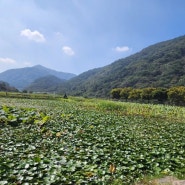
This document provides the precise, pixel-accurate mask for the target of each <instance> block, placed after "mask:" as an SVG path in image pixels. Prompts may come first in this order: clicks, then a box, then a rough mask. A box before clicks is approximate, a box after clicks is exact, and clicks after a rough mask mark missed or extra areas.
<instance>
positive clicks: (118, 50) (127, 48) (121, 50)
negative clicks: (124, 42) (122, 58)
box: [115, 46, 130, 52]
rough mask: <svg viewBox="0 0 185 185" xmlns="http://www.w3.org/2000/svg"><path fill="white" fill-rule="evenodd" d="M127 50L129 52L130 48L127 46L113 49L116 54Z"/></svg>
mask: <svg viewBox="0 0 185 185" xmlns="http://www.w3.org/2000/svg"><path fill="white" fill-rule="evenodd" d="M129 50H130V48H129V47H128V46H122V47H119V46H117V47H116V48H115V51H117V52H127V51H129Z"/></svg>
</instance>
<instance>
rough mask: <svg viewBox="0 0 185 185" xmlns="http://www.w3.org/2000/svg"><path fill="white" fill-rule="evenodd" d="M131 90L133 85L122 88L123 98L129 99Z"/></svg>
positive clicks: (121, 94)
mask: <svg viewBox="0 0 185 185" xmlns="http://www.w3.org/2000/svg"><path fill="white" fill-rule="evenodd" d="M131 91H132V88H131V87H125V88H122V90H121V92H120V96H121V98H123V99H125V100H126V101H127V100H128V97H129V94H130V92H131Z"/></svg>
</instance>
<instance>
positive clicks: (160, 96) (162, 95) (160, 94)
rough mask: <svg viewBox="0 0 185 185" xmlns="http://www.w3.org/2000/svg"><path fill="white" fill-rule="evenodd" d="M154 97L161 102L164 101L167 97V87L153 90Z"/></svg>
mask: <svg viewBox="0 0 185 185" xmlns="http://www.w3.org/2000/svg"><path fill="white" fill-rule="evenodd" d="M152 99H155V100H157V101H158V102H160V103H164V102H165V101H166V100H167V99H168V96H167V89H166V88H160V87H159V88H156V89H155V90H154V91H152Z"/></svg>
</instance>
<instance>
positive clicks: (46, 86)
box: [25, 75, 66, 92]
mask: <svg viewBox="0 0 185 185" xmlns="http://www.w3.org/2000/svg"><path fill="white" fill-rule="evenodd" d="M64 82H66V80H62V79H60V78H57V77H56V76H53V75H48V76H44V77H41V78H37V79H36V80H35V81H34V82H32V83H31V85H29V86H28V87H26V88H25V89H26V90H27V91H33V92H56V91H57V88H58V86H59V85H60V84H62V83H64Z"/></svg>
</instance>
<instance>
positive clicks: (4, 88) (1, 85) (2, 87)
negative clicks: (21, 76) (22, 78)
mask: <svg viewBox="0 0 185 185" xmlns="http://www.w3.org/2000/svg"><path fill="white" fill-rule="evenodd" d="M0 91H5V92H18V90H17V89H16V88H15V87H12V86H10V85H9V84H8V83H7V82H3V81H0Z"/></svg>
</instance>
